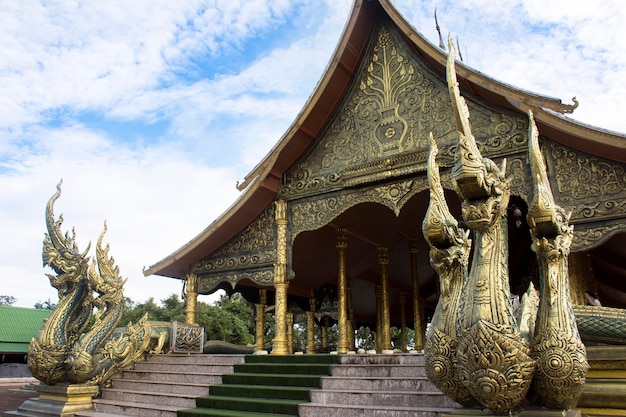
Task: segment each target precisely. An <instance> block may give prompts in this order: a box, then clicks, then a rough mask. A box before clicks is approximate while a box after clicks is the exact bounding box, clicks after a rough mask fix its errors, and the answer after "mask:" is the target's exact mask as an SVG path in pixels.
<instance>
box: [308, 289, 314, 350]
mask: <svg viewBox="0 0 626 417" xmlns="http://www.w3.org/2000/svg"><path fill="white" fill-rule="evenodd" d="M313 294H314V291H313V290H311V296H310V297H309V311H307V314H306V318H307V320H306V353H315V297H314V296H313Z"/></svg>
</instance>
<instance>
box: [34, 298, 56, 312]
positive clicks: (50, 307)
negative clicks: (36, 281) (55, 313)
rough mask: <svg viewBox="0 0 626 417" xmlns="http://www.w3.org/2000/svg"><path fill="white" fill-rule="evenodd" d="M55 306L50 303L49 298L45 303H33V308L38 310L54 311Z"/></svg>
mask: <svg viewBox="0 0 626 417" xmlns="http://www.w3.org/2000/svg"><path fill="white" fill-rule="evenodd" d="M56 306H57V305H56V303H53V302H52V301H50V299H49V298H48V299H47V300H46V301H43V302H42V301H39V302H38V303H35V308H36V309H38V310H54V307H56Z"/></svg>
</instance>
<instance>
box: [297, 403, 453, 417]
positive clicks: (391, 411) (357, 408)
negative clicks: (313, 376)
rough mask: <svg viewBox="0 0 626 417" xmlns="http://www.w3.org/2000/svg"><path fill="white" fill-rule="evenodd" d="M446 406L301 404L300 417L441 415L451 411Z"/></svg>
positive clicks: (415, 416) (418, 416)
mask: <svg viewBox="0 0 626 417" xmlns="http://www.w3.org/2000/svg"><path fill="white" fill-rule="evenodd" d="M450 411H452V408H445V407H398V406H392V407H388V406H372V405H351V404H316V403H303V404H300V408H299V414H298V416H299V417H320V416H324V417H389V416H393V417H439V416H440V415H441V414H444V413H449V412H450Z"/></svg>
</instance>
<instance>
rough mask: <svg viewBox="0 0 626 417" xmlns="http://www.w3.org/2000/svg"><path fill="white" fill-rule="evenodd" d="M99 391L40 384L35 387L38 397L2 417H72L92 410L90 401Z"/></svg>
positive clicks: (70, 386)
mask: <svg viewBox="0 0 626 417" xmlns="http://www.w3.org/2000/svg"><path fill="white" fill-rule="evenodd" d="M99 390H100V387H98V386H97V385H95V386H93V385H83V384H59V385H45V384H40V385H38V386H36V387H35V391H37V393H38V394H39V397H37V398H31V399H30V400H26V401H24V403H23V404H22V405H21V406H19V408H18V409H17V410H15V411H8V412H5V413H4V414H3V416H5V417H9V416H23V417H32V416H44V415H45V416H55V417H56V416H59V417H73V416H74V415H75V414H76V413H77V412H79V411H85V410H91V409H93V401H92V400H93V398H94V397H95V396H96V395H98V393H99Z"/></svg>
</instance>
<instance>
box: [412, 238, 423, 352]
mask: <svg viewBox="0 0 626 417" xmlns="http://www.w3.org/2000/svg"><path fill="white" fill-rule="evenodd" d="M409 251H410V253H411V281H412V283H413V330H415V350H417V351H418V352H419V351H420V350H423V349H424V326H423V324H422V306H421V305H420V304H421V303H420V287H419V282H418V276H417V239H411V240H409Z"/></svg>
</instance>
